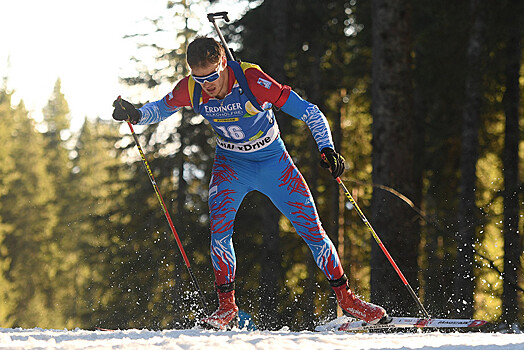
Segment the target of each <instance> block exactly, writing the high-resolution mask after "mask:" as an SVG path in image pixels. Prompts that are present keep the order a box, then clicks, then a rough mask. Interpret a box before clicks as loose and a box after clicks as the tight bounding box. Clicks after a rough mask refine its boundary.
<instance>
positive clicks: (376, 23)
mask: <svg viewBox="0 0 524 350" xmlns="http://www.w3.org/2000/svg"><path fill="white" fill-rule="evenodd" d="M409 10H410V9H409V1H407V0H394V1H386V0H374V1H373V3H372V34H373V47H372V49H373V62H372V78H373V86H372V115H373V125H372V136H373V141H372V146H373V151H372V158H373V159H372V165H373V173H372V177H373V183H374V184H379V185H386V186H389V187H392V188H394V189H395V190H397V191H399V192H401V193H402V194H404V195H406V196H407V197H409V198H413V195H414V194H415V193H419V189H417V188H416V186H418V183H419V182H415V181H414V179H413V174H414V171H413V169H414V156H413V135H412V131H413V110H412V108H413V92H412V79H411V55H410V54H411V40H410V31H411V29H410V28H411V27H410V19H409ZM371 206H372V220H371V223H372V225H373V226H374V228H375V230H376V231H377V233H378V235H379V236H380V237H381V240H382V241H383V243H384V245H385V246H386V247H387V249H388V250H389V251H390V253H391V255H392V256H393V258H394V259H395V261H396V262H397V264H398V266H399V267H400V269H401V270H402V272H403V273H404V275H405V277H406V278H407V279H408V281H410V283H411V285H412V286H413V287H414V288H415V287H416V285H414V283H416V282H417V271H418V267H417V258H418V249H419V241H420V238H419V236H420V232H419V224H418V220H416V218H415V215H416V214H415V213H414V212H413V211H412V210H411V208H410V207H409V206H408V205H406V204H405V203H404V202H403V201H401V200H399V199H398V198H397V197H395V196H393V195H391V194H389V193H388V192H386V191H383V190H380V189H374V190H373V196H372V200H371ZM371 296H372V300H373V301H374V302H377V303H378V304H382V305H383V306H385V307H386V309H388V311H389V313H390V314H393V315H394V314H405V313H408V312H411V311H413V310H414V309H415V308H414V306H415V305H416V304H415V303H414V302H413V300H411V298H410V296H409V294H408V292H407V291H406V289H405V287H404V285H403V284H402V283H401V281H400V279H399V278H398V276H397V275H396V274H395V272H394V270H393V269H392V267H391V266H390V263H389V262H388V261H387V259H386V258H385V256H384V254H383V252H382V251H381V250H380V248H379V247H378V245H377V244H375V242H372V249H371Z"/></svg>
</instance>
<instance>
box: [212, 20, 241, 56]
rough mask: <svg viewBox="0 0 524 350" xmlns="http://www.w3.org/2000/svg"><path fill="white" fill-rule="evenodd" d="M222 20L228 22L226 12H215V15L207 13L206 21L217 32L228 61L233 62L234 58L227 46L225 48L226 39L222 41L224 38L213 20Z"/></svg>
mask: <svg viewBox="0 0 524 350" xmlns="http://www.w3.org/2000/svg"><path fill="white" fill-rule="evenodd" d="M221 18H222V19H224V21H226V22H229V17H228V16H227V11H223V12H215V13H208V14H207V19H208V20H209V22H211V23H213V27H215V30H216V31H217V34H218V36H219V37H220V41H221V42H222V45H224V49H225V50H226V56H227V59H228V60H229V61H234V60H235V57H233V54H232V53H231V50H229V46H227V43H226V39H224V36H223V35H222V32H221V31H220V28H218V25H217V24H216V22H215V19H221Z"/></svg>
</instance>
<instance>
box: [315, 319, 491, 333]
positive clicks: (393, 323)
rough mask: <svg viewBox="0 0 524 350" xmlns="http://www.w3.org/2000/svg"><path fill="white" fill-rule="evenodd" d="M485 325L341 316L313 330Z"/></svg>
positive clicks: (451, 321) (351, 330) (460, 321)
mask: <svg viewBox="0 0 524 350" xmlns="http://www.w3.org/2000/svg"><path fill="white" fill-rule="evenodd" d="M486 323H487V321H484V320H474V319H454V318H415V317H390V318H388V319H387V320H386V321H385V322H383V323H380V324H369V323H367V322H365V321H362V320H355V319H351V318H349V317H346V316H342V317H339V318H337V319H335V320H333V321H331V322H328V323H326V324H324V325H320V326H317V327H316V329H315V330H316V331H319V332H325V331H343V332H358V331H365V330H377V329H392V328H472V327H480V326H483V325H485V324H486Z"/></svg>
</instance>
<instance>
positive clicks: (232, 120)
mask: <svg viewBox="0 0 524 350" xmlns="http://www.w3.org/2000/svg"><path fill="white" fill-rule="evenodd" d="M187 63H188V65H189V67H190V69H191V75H189V76H186V77H185V78H183V79H182V80H180V81H179V82H178V83H177V85H176V86H175V88H174V89H173V91H171V92H170V93H169V94H167V95H166V96H164V98H162V99H161V100H158V101H155V102H150V103H148V104H146V105H144V106H143V107H141V108H139V109H136V108H135V107H134V106H133V105H132V104H131V103H129V102H127V101H125V100H120V99H119V100H117V101H115V103H114V107H115V110H114V112H113V118H114V119H116V120H128V121H130V122H131V123H133V124H141V125H144V124H152V123H158V122H160V121H162V120H164V119H166V118H167V117H169V116H170V115H172V114H173V113H175V112H177V111H178V110H179V109H181V108H182V107H185V106H190V107H193V108H194V109H195V111H196V112H197V113H200V114H201V115H202V116H203V117H204V118H205V119H206V120H208V121H209V123H210V124H211V126H212V127H213V129H214V131H215V133H216V136H217V137H216V144H217V147H216V152H215V159H214V164H213V170H212V177H211V182H210V185H209V199H208V202H209V212H210V216H209V220H210V227H211V260H212V265H213V269H214V273H215V286H216V290H217V293H218V299H219V307H218V310H217V311H215V312H214V313H213V314H212V315H210V316H207V317H205V318H204V319H202V320H201V324H202V325H203V326H204V327H207V328H214V329H229V328H231V327H233V326H235V325H237V324H238V307H237V305H236V302H235V270H236V257H235V252H234V249H233V241H232V236H233V224H234V219H235V215H236V212H237V210H238V208H239V206H240V204H241V202H242V200H243V198H244V197H245V195H246V194H247V193H248V192H250V191H253V190H257V191H259V192H261V193H263V194H265V195H267V196H268V197H269V198H270V199H271V201H272V202H273V203H274V204H275V206H276V207H277V208H278V209H279V210H280V211H281V212H282V213H283V214H284V215H285V216H286V217H287V218H288V219H289V221H290V222H291V223H292V224H293V227H294V228H295V230H296V231H297V233H298V234H299V235H300V236H301V237H302V238H303V239H304V241H305V242H306V243H307V245H308V246H309V248H310V250H311V252H312V253H313V256H314V258H315V262H316V263H317V265H318V267H319V268H320V269H321V270H322V272H323V273H324V274H325V276H326V278H327V279H328V281H329V284H330V285H331V287H332V288H333V290H334V291H335V294H336V298H337V301H338V303H339V305H340V307H341V308H342V310H343V311H344V313H346V314H351V315H353V316H355V317H358V318H360V319H362V320H364V321H366V322H368V323H372V324H374V323H378V322H379V321H380V320H382V319H385V318H386V316H387V315H386V311H385V310H384V309H383V308H382V307H380V306H377V305H374V304H371V303H368V302H365V301H363V300H361V299H359V298H358V297H357V296H355V294H353V292H352V291H351V290H350V289H349V286H348V281H347V277H346V275H345V274H344V270H343V268H342V266H341V264H340V259H339V257H338V254H337V251H336V249H335V246H334V245H333V243H332V242H331V240H330V239H329V237H328V236H327V235H326V233H325V231H324V229H323V227H322V224H321V222H320V219H319V217H318V213H317V210H316V207H315V203H314V200H313V197H312V195H311V192H310V191H309V188H308V186H307V184H306V182H305V180H304V178H303V177H302V175H301V173H300V171H299V170H298V168H297V167H296V166H295V165H294V163H293V161H292V159H291V157H290V156H289V154H288V152H287V150H286V148H285V145H284V143H283V141H282V139H281V137H280V132H279V129H278V124H277V121H276V119H275V116H274V114H273V111H272V107H273V106H275V107H277V108H280V109H281V110H282V111H284V112H285V113H287V114H289V115H291V116H292V117H295V118H297V119H300V120H302V121H304V122H305V123H306V124H307V125H308V127H309V128H310V130H311V132H312V134H313V137H314V139H315V141H316V143H317V145H318V149H319V150H320V153H321V155H322V159H324V162H322V165H323V166H324V167H326V168H329V169H330V171H331V173H332V175H333V177H335V178H337V177H339V176H340V175H341V174H342V172H343V171H344V158H343V157H342V156H341V155H340V154H339V153H337V152H336V151H335V147H334V144H333V141H332V138H331V131H330V129H329V125H328V122H327V120H326V118H325V116H324V115H323V114H322V112H321V111H320V110H319V109H318V107H317V106H315V105H313V104H311V103H309V102H308V101H305V100H303V99H302V98H300V97H299V96H298V95H297V94H296V93H295V92H294V91H293V90H292V89H291V88H290V87H289V86H286V85H281V84H279V83H278V82H276V81H275V80H274V79H273V78H271V77H270V76H269V75H267V74H266V73H264V72H263V71H262V70H261V69H260V67H258V66H257V65H254V64H249V63H241V64H239V63H238V62H234V61H227V59H226V55H225V51H224V48H223V47H222V45H221V44H220V43H219V42H217V41H216V40H214V39H212V38H206V37H197V38H196V39H195V40H194V41H192V42H191V43H190V44H189V46H188V47H187ZM246 84H247V86H246ZM251 94H252V96H251V97H250V96H249V95H251ZM255 99H256V100H255Z"/></svg>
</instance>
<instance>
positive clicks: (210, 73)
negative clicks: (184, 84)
mask: <svg viewBox="0 0 524 350" xmlns="http://www.w3.org/2000/svg"><path fill="white" fill-rule="evenodd" d="M191 75H192V76H193V79H194V80H195V81H196V82H197V83H199V84H200V85H201V86H202V89H204V91H205V92H206V93H207V94H208V95H209V96H210V97H218V98H224V97H225V95H226V94H227V83H228V81H227V80H228V76H227V75H228V71H227V60H226V57H225V56H223V57H222V58H221V59H220V60H219V61H218V63H211V64H208V65H206V66H202V67H191Z"/></svg>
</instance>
